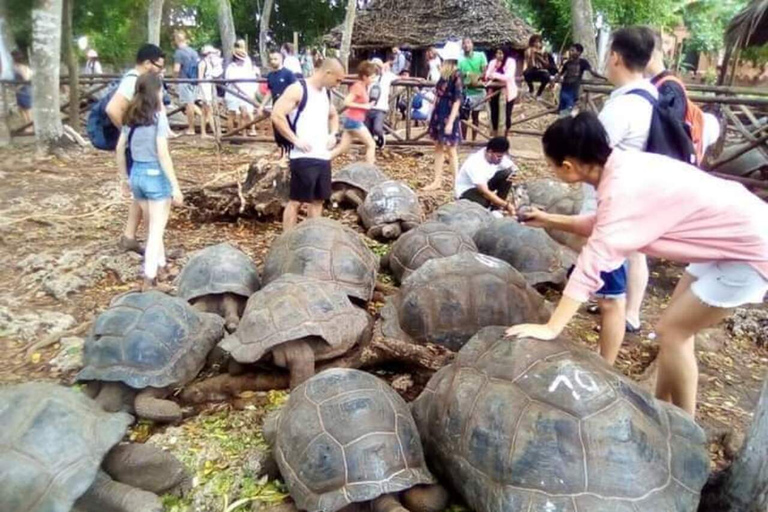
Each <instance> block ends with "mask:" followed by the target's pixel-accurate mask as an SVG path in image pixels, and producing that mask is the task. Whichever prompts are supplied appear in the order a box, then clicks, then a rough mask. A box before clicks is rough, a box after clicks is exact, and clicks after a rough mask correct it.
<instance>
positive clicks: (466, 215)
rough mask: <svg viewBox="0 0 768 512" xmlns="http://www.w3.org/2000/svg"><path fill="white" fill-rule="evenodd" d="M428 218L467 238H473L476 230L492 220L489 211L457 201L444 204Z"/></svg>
mask: <svg viewBox="0 0 768 512" xmlns="http://www.w3.org/2000/svg"><path fill="white" fill-rule="evenodd" d="M430 218H431V219H433V220H436V221H438V222H442V223H443V224H447V225H448V226H450V227H452V228H454V229H456V230H457V231H460V232H462V233H464V234H465V235H467V236H469V237H473V236H475V232H476V231H477V230H478V229H480V228H482V227H483V226H485V225H486V224H488V223H489V222H491V221H492V220H493V215H492V214H491V212H490V210H488V209H487V208H483V207H482V206H480V205H479V204H477V203H475V202H473V201H470V200H468V199H459V200H458V201H454V202H452V203H448V204H444V205H443V206H441V207H440V208H438V209H437V210H435V212H434V213H433V214H432V216H431V217H430Z"/></svg>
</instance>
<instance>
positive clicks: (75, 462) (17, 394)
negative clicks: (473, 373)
mask: <svg viewBox="0 0 768 512" xmlns="http://www.w3.org/2000/svg"><path fill="white" fill-rule="evenodd" d="M411 421H413V420H411ZM132 422H133V418H132V417H131V416H130V415H129V414H125V413H108V412H105V411H104V410H102V409H101V407H99V405H98V404H97V403H96V402H94V401H93V400H91V399H90V398H88V397H87V396H85V395H84V394H83V393H81V392H79V391H77V390H75V389H70V388H65V387H63V386H57V385H55V384H49V383H42V382H28V383H25V384H18V385H14V386H7V387H3V388H0V425H2V428H0V475H1V476H0V481H2V485H0V509H2V510H5V511H9V512H10V511H13V512H41V511H45V512H69V510H70V509H71V508H72V507H73V505H74V503H75V500H77V499H78V498H79V497H80V496H81V495H82V494H83V493H85V491H86V490H88V488H89V487H90V486H91V484H92V483H93V480H94V479H95V478H96V473H97V471H98V469H99V466H100V465H101V461H102V459H103V458H104V456H105V455H106V454H107V452H108V451H109V450H110V449H111V448H112V447H113V446H114V445H116V444H117V443H118V442H120V440H121V439H122V438H123V436H124V435H125V432H126V430H127V429H128V426H129V425H130V424H131V423H132Z"/></svg>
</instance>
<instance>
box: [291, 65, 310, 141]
mask: <svg viewBox="0 0 768 512" xmlns="http://www.w3.org/2000/svg"><path fill="white" fill-rule="evenodd" d="M299 84H300V85H301V91H302V93H301V101H299V106H298V107H296V116H295V117H294V118H293V121H291V120H290V119H288V126H290V127H291V130H293V133H296V127H297V126H298V124H299V116H301V113H302V112H304V109H305V108H307V101H308V97H309V92H308V91H307V82H306V80H304V79H302V78H300V79H299ZM297 135H298V134H297Z"/></svg>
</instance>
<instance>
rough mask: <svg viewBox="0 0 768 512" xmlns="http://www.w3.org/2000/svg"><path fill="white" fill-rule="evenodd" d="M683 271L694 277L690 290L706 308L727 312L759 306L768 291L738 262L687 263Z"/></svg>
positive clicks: (756, 274)
mask: <svg viewBox="0 0 768 512" xmlns="http://www.w3.org/2000/svg"><path fill="white" fill-rule="evenodd" d="M685 271H686V272H688V273H689V274H690V275H692V276H693V277H695V278H696V281H695V282H694V283H693V284H692V285H691V291H692V292H693V294H694V295H695V296H696V297H697V298H698V299H699V300H700V301H701V302H703V303H704V304H706V305H708V306H712V307H716V308H725V309H730V308H735V307H738V306H741V305H744V304H761V303H762V302H763V300H764V299H765V294H766V292H768V280H766V279H765V278H764V277H763V276H762V275H760V273H759V272H758V271H757V270H755V268H754V267H752V266H751V265H750V264H748V263H744V262H742V261H715V262H711V263H691V264H690V265H688V267H687V268H686V269H685Z"/></svg>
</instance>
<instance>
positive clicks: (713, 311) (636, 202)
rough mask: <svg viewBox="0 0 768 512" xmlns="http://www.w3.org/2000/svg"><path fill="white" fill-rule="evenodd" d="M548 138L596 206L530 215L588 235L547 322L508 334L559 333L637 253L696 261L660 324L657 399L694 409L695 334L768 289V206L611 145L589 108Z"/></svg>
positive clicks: (551, 150) (562, 170) (560, 170)
mask: <svg viewBox="0 0 768 512" xmlns="http://www.w3.org/2000/svg"><path fill="white" fill-rule="evenodd" d="M543 144H544V153H545V154H546V156H547V160H548V162H549V165H550V167H551V168H552V169H553V170H554V172H555V173H556V174H557V176H558V177H559V178H560V179H561V180H563V181H565V182H566V183H589V184H591V185H594V186H595V187H596V188H597V201H598V206H597V212H596V213H595V214H592V215H576V216H567V215H554V214H548V213H544V212H541V211H538V210H535V209H533V210H531V211H529V212H525V213H524V215H523V217H524V219H525V223H526V224H527V225H530V226H536V227H546V228H554V229H561V230H563V231H569V232H571V233H576V234H579V235H583V236H588V237H589V238H588V240H587V243H586V245H585V246H584V248H583V249H582V251H581V254H580V255H579V259H578V261H577V263H576V268H575V270H574V272H573V274H572V275H571V278H570V280H569V281H568V284H567V286H566V288H565V291H564V292H563V298H562V299H561V300H560V303H559V304H558V306H557V308H556V310H555V312H554V313H553V314H552V317H551V318H550V320H549V322H548V323H547V324H545V325H532V324H525V325H517V326H513V327H511V328H510V329H508V330H507V334H508V335H510V336H520V337H523V336H528V337H533V338H539V339H543V340H550V339H553V338H555V337H556V336H558V335H559V334H560V333H561V332H562V330H563V328H565V326H566V325H567V324H568V322H569V321H570V320H571V318H572V317H573V316H574V315H575V314H576V312H577V311H578V309H579V306H580V305H581V304H582V303H583V302H585V301H586V300H587V299H588V297H589V295H590V293H592V292H594V291H595V290H597V289H598V288H600V286H602V284H603V283H602V280H601V279H600V272H602V271H610V270H613V269H615V268H617V267H619V266H620V265H621V264H622V262H623V261H624V259H626V257H627V256H628V255H629V254H631V253H632V252H635V251H639V252H641V253H644V254H648V255H650V256H656V257H660V258H666V259H670V260H675V261H682V262H687V263H691V265H689V266H688V267H687V269H686V272H685V274H683V277H682V278H681V279H680V282H679V283H678V284H677V287H676V288H675V291H674V293H673V294H672V298H671V300H670V302H669V305H668V306H667V309H666V310H665V311H664V313H663V314H662V317H661V319H660V320H659V323H658V325H657V326H656V333H657V335H658V340H659V346H660V347H659V348H660V349H659V355H658V359H657V361H658V367H659V373H658V379H657V384H656V396H657V397H658V398H660V399H662V400H667V401H671V402H672V403H674V404H675V405H677V406H679V407H681V408H682V409H684V410H685V411H687V412H688V413H690V414H691V415H693V414H694V412H695V410H696V389H697V386H698V368H697V364H696V356H695V354H694V341H693V340H694V335H695V334H696V333H697V332H699V331H700V330H702V329H706V328H708V327H711V326H713V325H715V324H717V323H718V322H720V321H721V320H723V319H724V318H725V317H726V316H728V314H729V312H730V310H731V309H733V308H735V307H737V306H741V305H743V304H748V303H761V302H762V301H763V300H764V297H765V294H766V291H768V204H766V203H764V202H763V201H761V200H760V199H759V198H757V197H756V196H755V195H753V194H752V193H750V192H749V191H747V190H746V189H745V188H744V187H743V186H742V185H740V184H738V183H735V182H732V181H726V180H721V179H718V178H715V177H713V176H710V175H709V174H706V173H704V172H701V171H700V170H698V169H696V168H695V167H692V166H689V165H687V164H685V163H682V162H679V161H677V160H672V159H670V158H667V157H664V156H660V155H653V154H650V153H641V152H637V151H632V152H624V151H621V150H613V151H612V150H611V149H610V146H609V144H608V136H607V134H606V132H605V130H604V128H603V126H602V125H601V124H600V122H599V121H598V119H597V117H596V116H595V115H594V114H591V113H583V114H580V115H578V116H577V117H575V118H565V119H561V120H559V121H557V122H555V123H554V124H553V125H552V126H550V127H549V129H548V130H547V132H546V133H545V134H544V139H543Z"/></svg>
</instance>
